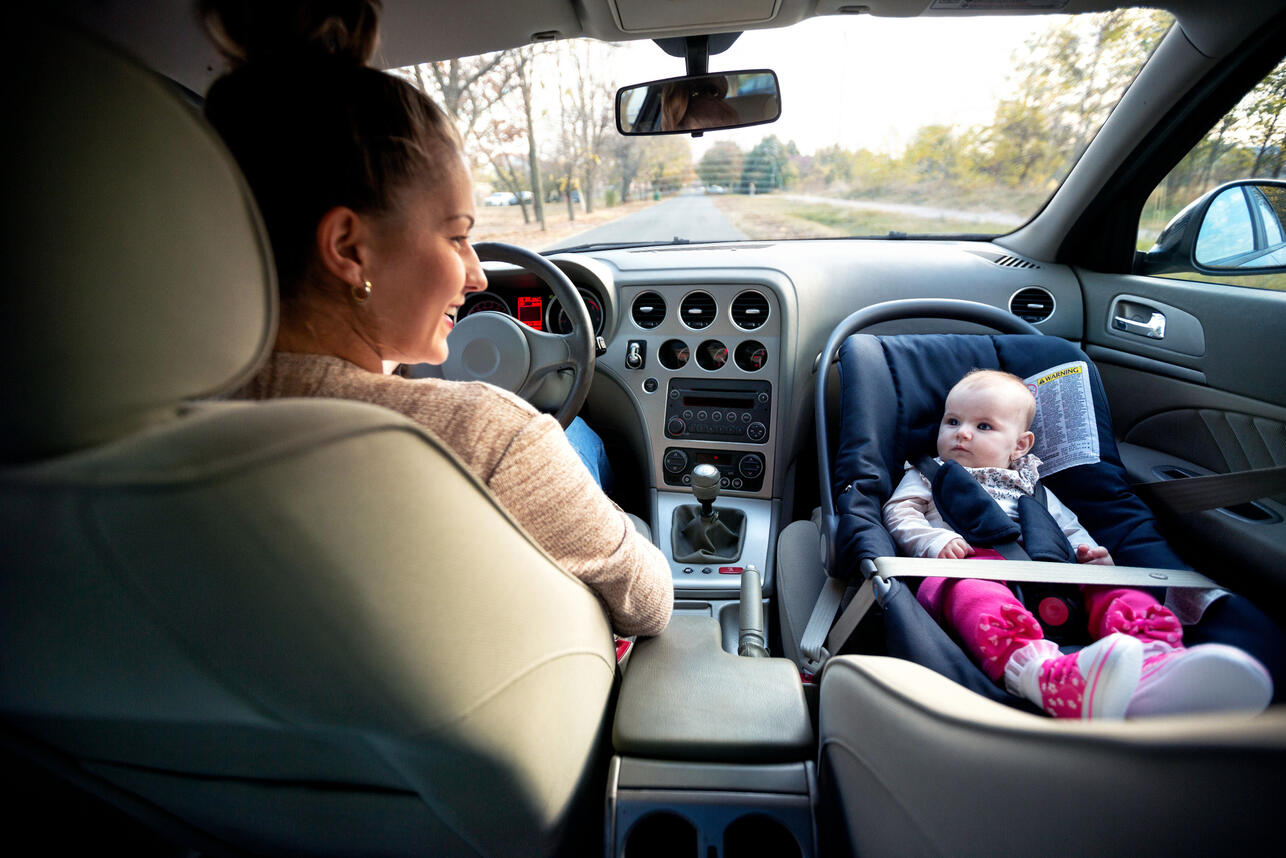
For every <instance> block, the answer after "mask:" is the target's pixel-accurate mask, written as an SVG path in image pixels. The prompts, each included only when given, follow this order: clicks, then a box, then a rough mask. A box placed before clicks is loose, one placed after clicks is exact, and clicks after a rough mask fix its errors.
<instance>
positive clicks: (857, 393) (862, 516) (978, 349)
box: [819, 334, 1190, 579]
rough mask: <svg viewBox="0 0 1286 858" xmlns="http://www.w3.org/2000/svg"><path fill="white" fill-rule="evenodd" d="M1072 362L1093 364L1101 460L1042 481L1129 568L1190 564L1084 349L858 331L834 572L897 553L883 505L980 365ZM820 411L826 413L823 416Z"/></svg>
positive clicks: (852, 352) (1029, 339) (850, 371)
mask: <svg viewBox="0 0 1286 858" xmlns="http://www.w3.org/2000/svg"><path fill="white" fill-rule="evenodd" d="M1068 361H1085V362H1086V363H1087V364H1088V365H1089V372H1090V386H1091V393H1092V397H1093V402H1094V412H1095V417H1096V419H1097V424H1098V435H1099V455H1100V461H1098V462H1096V463H1094V464H1090V465H1078V466H1076V467H1072V468H1068V469H1066V470H1064V471H1060V472H1059V473H1057V474H1053V475H1051V476H1049V477H1047V478H1044V479H1043V482H1044V483H1045V485H1046V486H1047V488H1048V489H1049V491H1051V492H1053V493H1054V494H1055V495H1056V496H1057V497H1058V498H1059V500H1061V501H1062V502H1063V503H1064V504H1066V505H1067V506H1068V507H1069V508H1070V509H1071V510H1072V511H1073V512H1075V513H1076V515H1077V516H1078V517H1079V518H1080V520H1081V523H1082V524H1083V525H1084V526H1085V528H1086V529H1087V530H1089V532H1090V533H1092V534H1093V535H1094V538H1095V539H1096V540H1098V541H1099V543H1100V544H1102V545H1104V546H1105V547H1106V548H1107V549H1108V551H1110V552H1111V553H1112V556H1113V558H1115V560H1116V561H1117V563H1119V564H1122V565H1126V566H1153V567H1158V568H1162V569H1189V568H1190V567H1189V566H1188V565H1187V564H1185V563H1184V562H1183V561H1182V560H1181V559H1180V558H1179V556H1178V555H1177V554H1175V552H1174V551H1173V550H1172V549H1171V548H1170V546H1169V545H1167V544H1166V542H1165V540H1164V539H1163V538H1162V537H1161V534H1160V532H1159V531H1158V529H1157V525H1156V521H1155V519H1154V518H1153V517H1152V512H1151V510H1150V509H1148V507H1147V505H1146V504H1144V503H1143V501H1142V500H1140V499H1139V498H1138V497H1137V496H1136V495H1135V494H1134V493H1133V492H1132V491H1131V490H1130V486H1129V481H1128V478H1127V476H1126V472H1125V467H1124V466H1123V465H1122V464H1121V458H1120V454H1119V453H1118V451H1117V448H1116V441H1115V439H1114V437H1113V435H1112V428H1111V416H1110V413H1109V409H1108V404H1107V397H1106V395H1105V393H1104V391H1103V383H1102V381H1101V380H1100V378H1099V375H1098V370H1097V369H1095V368H1094V365H1093V364H1091V363H1089V359H1088V358H1087V357H1086V356H1085V354H1084V352H1082V351H1081V350H1080V349H1079V348H1077V347H1076V346H1075V345H1073V344H1072V343H1069V342H1067V341H1066V340H1062V339H1059V338H1057V337H1046V336H1029V335H1015V334H1007V335H990V336H988V335H977V334H915V335H899V336H885V337H876V336H871V335H867V334H855V335H853V336H851V337H849V338H848V339H847V340H846V341H845V342H844V344H843V346H841V347H840V352H839V372H840V385H841V392H840V414H839V415H838V420H836V421H834V422H832V423H830V424H829V425H831V426H833V427H836V428H837V430H838V431H837V432H836V433H835V434H836V435H837V436H838V438H837V441H836V444H835V449H834V451H833V453H832V455H831V463H832V464H831V475H830V477H831V485H830V487H823V490H827V488H829V489H830V490H831V491H832V492H833V494H832V500H833V502H834V505H835V513H836V517H835V527H836V534H835V540H834V543H833V544H834V545H835V546H836V555H837V556H836V558H835V562H834V563H832V568H831V569H830V570H829V571H830V574H831V575H834V576H837V577H847V578H850V579H855V578H856V576H857V569H858V566H859V563H860V561H861V560H863V559H873V558H875V557H888V556H893V555H896V554H897V550H896V548H895V546H894V545H893V540H892V538H891V537H890V536H889V535H888V532H887V531H886V530H885V529H884V524H883V517H882V513H881V510H882V507H883V505H884V502H885V501H886V500H888V498H889V496H890V495H891V494H892V493H893V489H894V488H895V487H896V484H897V482H898V481H899V480H900V479H901V478H902V473H903V468H904V463H905V462H907V461H914V460H916V459H917V458H919V457H920V456H922V455H926V454H927V455H932V454H934V453H935V452H936V451H935V447H936V442H937V430H938V423H939V421H940V420H941V417H942V408H943V405H944V403H945V401H946V395H947V392H948V391H949V390H950V389H951V387H952V386H953V385H954V384H955V383H956V382H957V381H959V380H960V378H961V377H962V376H964V374H965V373H967V372H968V371H969V370H971V369H1000V370H1005V371H1007V372H1012V373H1013V374H1014V375H1017V376H1019V377H1020V378H1027V377H1028V376H1031V375H1035V374H1036V373H1038V372H1041V371H1042V370H1046V369H1049V368H1050V367H1052V366H1057V365H1058V364H1062V363H1067V362H1068ZM819 419H827V416H826V415H823V416H822V417H821V418H819Z"/></svg>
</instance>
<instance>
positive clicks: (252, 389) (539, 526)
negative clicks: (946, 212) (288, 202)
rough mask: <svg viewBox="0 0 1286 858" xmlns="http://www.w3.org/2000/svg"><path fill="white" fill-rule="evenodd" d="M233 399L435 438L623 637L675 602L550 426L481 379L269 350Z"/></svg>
mask: <svg viewBox="0 0 1286 858" xmlns="http://www.w3.org/2000/svg"><path fill="white" fill-rule="evenodd" d="M234 396H235V397H236V398H241V399H272V398H278V397H299V396H303V397H311V396H321V397H331V398H335V399H356V400H360V401H363V402H371V403H374V404H376V405H382V406H384V407H385V408H389V409H391V410H393V411H397V412H399V413H401V414H404V415H406V416H407V417H409V418H411V419H412V420H414V421H415V422H416V423H418V424H420V425H421V426H423V427H424V428H426V429H428V430H429V431H430V432H432V433H433V434H434V435H436V436H437V437H438V438H440V439H441V440H442V441H443V442H444V443H445V444H446V445H447V446H448V447H450V448H451V450H452V451H453V452H454V453H455V454H456V455H457V456H459V457H460V459H461V460H462V461H463V462H464V464H465V466H466V467H468V468H469V470H471V471H472V472H473V473H474V475H475V476H477V478H478V479H479V480H481V481H482V483H483V484H484V485H486V486H487V487H488V488H489V489H491V491H492V493H493V494H495V496H496V498H497V499H498V500H499V501H500V503H501V505H502V506H504V508H505V509H506V510H508V511H509V514H510V515H512V516H513V517H514V518H515V519H517V520H518V522H519V523H520V524H521V525H522V526H523V527H524V528H525V529H526V531H527V532H528V533H529V534H530V535H531V536H532V538H533V539H534V540H535V541H536V542H537V543H538V544H539V545H540V546H541V547H542V548H544V549H545V551H547V552H548V553H549V555H550V556H551V557H553V558H554V559H555V560H556V561H558V563H559V564H560V565H561V566H562V567H563V568H564V569H566V570H567V571H568V572H570V573H571V574H572V575H575V576H576V577H577V578H579V579H581V580H582V581H584V582H585V583H586V584H588V585H589V587H590V588H591V589H592V590H593V591H594V592H595V593H597V594H598V597H599V599H601V600H602V602H603V604H604V605H605V606H606V608H607V611H608V615H609V616H610V618H611V622H612V628H613V629H614V630H615V631H616V632H617V633H618V634H622V635H636V634H637V635H654V634H657V633H658V632H660V631H661V630H662V629H664V628H665V626H666V623H668V622H669V620H670V611H671V609H672V608H673V604H674V583H673V581H672V580H671V578H670V568H669V564H668V563H667V562H666V559H665V557H664V556H663V555H662V554H661V552H660V551H659V550H657V548H656V546H654V545H652V544H651V543H650V542H648V541H647V540H646V539H645V538H644V537H643V536H642V535H641V534H639V532H638V531H636V530H635V529H634V527H633V525H632V524H630V520H629V519H628V518H627V517H626V515H625V513H623V512H622V511H621V509H620V507H618V506H616V504H614V503H613V502H612V501H611V500H609V499H608V497H607V496H606V495H604V494H603V492H602V490H601V489H599V487H598V484H597V483H595V482H594V478H593V477H591V476H590V474H589V471H588V470H587V469H586V468H585V465H584V463H583V462H581V460H580V457H579V456H577V455H576V451H575V450H573V449H572V447H571V445H570V444H569V443H568V442H567V436H566V435H564V434H563V431H562V428H561V427H560V426H559V425H558V422H557V421H556V420H554V419H553V418H552V417H550V416H548V415H546V414H540V413H539V412H537V411H536V409H534V408H532V407H531V406H530V405H529V404H527V402H526V401H524V400H523V399H520V398H519V397H517V396H514V395H513V394H511V393H507V392H505V391H503V390H500V389H499V388H496V387H493V386H491V385H489V384H483V383H481V382H454V381H440V380H437V379H422V380H416V381H412V380H409V379H405V378H401V377H399V376H389V375H378V374H376V373H372V372H367V371H366V370H364V369H362V368H361V367H358V366H355V365H354V364H351V363H349V362H348V361H345V360H342V359H341V358H337V357H331V356H329V355H307V354H292V353H288V352H274V353H273V354H272V356H271V357H270V358H269V360H268V363H267V364H266V365H265V366H264V367H263V369H261V370H260V371H259V373H258V374H257V375H256V376H255V377H254V378H253V379H251V380H250V382H249V383H248V384H247V385H246V386H245V387H243V388H242V389H241V390H239V391H238V392H237V393H236V394H234Z"/></svg>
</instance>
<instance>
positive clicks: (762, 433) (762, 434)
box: [746, 422, 768, 444]
mask: <svg viewBox="0 0 1286 858" xmlns="http://www.w3.org/2000/svg"><path fill="white" fill-rule="evenodd" d="M746 437H747V438H749V439H750V440H751V441H753V442H755V443H756V444H758V443H759V442H760V441H762V440H764V439H765V438H767V437H768V427H767V426H765V425H764V424H762V423H758V422H756V423H751V424H750V425H749V426H747V427H746Z"/></svg>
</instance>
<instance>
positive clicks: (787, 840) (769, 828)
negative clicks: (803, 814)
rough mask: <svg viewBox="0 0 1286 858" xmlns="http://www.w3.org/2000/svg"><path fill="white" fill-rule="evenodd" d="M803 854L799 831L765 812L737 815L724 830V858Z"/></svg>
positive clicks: (779, 857)
mask: <svg viewBox="0 0 1286 858" xmlns="http://www.w3.org/2000/svg"><path fill="white" fill-rule="evenodd" d="M803 854H804V852H803V850H802V849H801V848H800V847H799V842H798V841H797V840H795V835H793V834H791V833H790V831H789V830H788V829H787V828H786V826H784V825H782V824H781V822H780V821H779V820H777V819H774V818H773V817H771V816H765V815H764V814H762V813H754V814H750V815H749V816H743V817H741V818H739V819H736V820H734V821H733V822H732V823H731V824H729V825H728V827H727V828H726V829H724V832H723V858H758V856H761V855H772V856H775V858H803Z"/></svg>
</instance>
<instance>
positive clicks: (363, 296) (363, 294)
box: [351, 280, 371, 304]
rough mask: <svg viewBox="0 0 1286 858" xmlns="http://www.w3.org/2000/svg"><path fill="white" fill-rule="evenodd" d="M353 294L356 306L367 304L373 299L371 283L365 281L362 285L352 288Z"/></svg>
mask: <svg viewBox="0 0 1286 858" xmlns="http://www.w3.org/2000/svg"><path fill="white" fill-rule="evenodd" d="M351 294H352V296H353V303H354V304H365V303H366V302H367V301H369V300H370V298H371V281H369V280H363V281H362V282H361V284H360V285H358V286H354V287H353V288H352V292H351Z"/></svg>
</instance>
